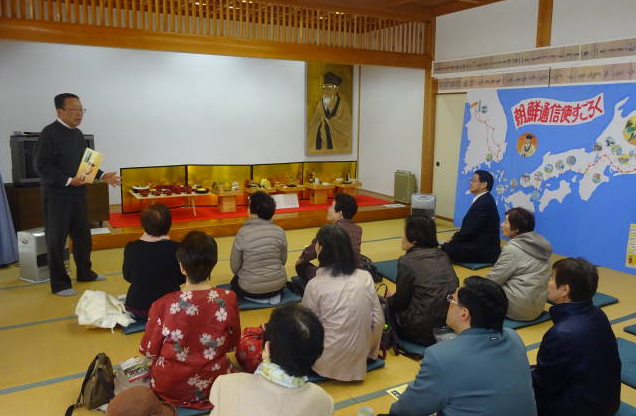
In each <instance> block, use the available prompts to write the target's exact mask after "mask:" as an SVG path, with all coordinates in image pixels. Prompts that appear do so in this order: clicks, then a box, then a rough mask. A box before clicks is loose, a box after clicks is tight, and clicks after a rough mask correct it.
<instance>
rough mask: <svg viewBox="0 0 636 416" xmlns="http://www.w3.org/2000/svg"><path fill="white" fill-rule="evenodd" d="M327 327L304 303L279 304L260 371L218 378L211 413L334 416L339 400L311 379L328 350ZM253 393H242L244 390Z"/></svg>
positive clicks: (213, 415) (268, 326)
mask: <svg viewBox="0 0 636 416" xmlns="http://www.w3.org/2000/svg"><path fill="white" fill-rule="evenodd" d="M323 342H324V330H323V327H322V324H321V323H320V320H319V319H318V317H317V316H316V315H315V314H314V313H313V312H312V311H311V310H309V309H307V308H303V307H301V306H299V305H286V306H281V307H279V308H277V309H275V310H274V311H273V312H272V315H271V317H270V319H269V322H268V323H267V324H266V328H265V345H264V348H263V354H262V356H263V362H262V363H261V364H260V365H259V366H258V368H257V369H256V371H255V372H254V374H249V373H236V374H229V375H225V376H221V377H219V378H217V379H216V381H215V382H214V385H213V386H212V390H211V392H210V401H211V402H212V403H214V405H215V406H214V409H213V410H212V413H211V416H217V415H252V414H259V415H263V416H269V415H271V416H292V415H294V416H295V415H314V416H323V415H324V416H328V415H331V414H332V413H333V400H332V399H331V396H329V395H328V394H327V393H326V392H325V391H324V390H323V389H321V388H320V387H318V386H317V385H315V384H313V383H309V382H307V375H308V374H309V373H310V372H311V367H312V366H313V365H314V362H315V361H316V359H318V357H320V355H321V354H322V352H323ZM245 391H247V392H249V393H247V394H241V392H245Z"/></svg>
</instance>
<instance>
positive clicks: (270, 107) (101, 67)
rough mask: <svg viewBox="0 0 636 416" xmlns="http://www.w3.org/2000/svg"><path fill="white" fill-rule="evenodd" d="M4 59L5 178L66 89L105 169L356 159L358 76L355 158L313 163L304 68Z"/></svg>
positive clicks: (76, 52)
mask: <svg viewBox="0 0 636 416" xmlns="http://www.w3.org/2000/svg"><path fill="white" fill-rule="evenodd" d="M0 57H2V58H1V59H0V91H1V94H0V168H1V172H2V177H3V179H4V180H5V181H6V182H10V181H11V161H10V155H9V140H8V139H9V136H10V134H11V132H13V131H40V130H41V129H42V127H44V126H45V125H47V124H49V123H50V122H52V121H53V120H54V119H55V109H54V106H53V96H54V95H55V94H57V93H60V92H74V93H77V94H78V95H79V96H80V98H81V99H82V104H83V105H84V106H85V107H86V108H88V110H89V111H88V112H87V114H86V115H85V117H84V122H83V123H82V125H81V126H80V127H81V129H82V131H84V132H85V133H93V134H95V144H96V148H97V150H99V151H101V152H102V153H104V154H105V160H104V162H103V168H104V169H105V170H118V169H119V168H120V167H132V166H151V165H170V164H185V163H192V164H197V163H200V164H253V163H276V162H290V161H302V160H355V158H356V155H357V147H356V145H357V142H356V137H357V125H358V123H357V114H356V109H357V108H358V105H357V97H358V94H357V85H358V81H357V72H358V71H357V70H356V71H354V73H355V74H356V75H355V76H354V91H353V96H354V100H353V103H352V108H353V109H354V114H353V119H354V122H353V146H352V147H353V149H352V153H351V154H346V155H334V156H321V157H306V156H305V63H304V62H294V61H282V60H268V59H251V58H235V57H227V56H213V55H197V54H186V53H169V52H153V51H140V50H132V49H113V48H101V47H99V48H98V47H84V46H71V45H58V44H44V43H30V42H16V41H0ZM378 81H379V80H378ZM415 122H416V123H418V124H421V119H418V120H416V121H415ZM365 185H366V184H365ZM369 186H372V184H369ZM119 202H120V193H119V189H113V188H111V192H110V203H111V204H117V203H119Z"/></svg>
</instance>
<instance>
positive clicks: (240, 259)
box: [230, 192, 287, 299]
mask: <svg viewBox="0 0 636 416" xmlns="http://www.w3.org/2000/svg"><path fill="white" fill-rule="evenodd" d="M275 210H276V202H275V201H274V198H272V197H271V196H270V195H268V194H266V193H265V192H255V193H254V194H253V195H252V196H251V197H250V204H249V215H250V219H249V220H248V221H246V222H245V224H244V225H243V227H241V229H240V230H239V232H238V233H237V234H236V238H235V239H234V244H233V246H232V254H231V255H230V268H231V269H232V272H233V273H234V278H232V281H231V283H230V285H231V286H232V290H234V291H235V292H236V294H237V295H240V296H242V297H248V298H252V299H269V298H273V297H275V296H276V295H278V294H279V293H280V291H281V290H282V289H283V288H284V287H285V284H286V283H287V273H286V272H285V263H286V262H287V239H286V238H285V231H283V229H282V228H280V227H279V226H278V225H276V224H274V223H273V222H272V217H273V216H274V211H275Z"/></svg>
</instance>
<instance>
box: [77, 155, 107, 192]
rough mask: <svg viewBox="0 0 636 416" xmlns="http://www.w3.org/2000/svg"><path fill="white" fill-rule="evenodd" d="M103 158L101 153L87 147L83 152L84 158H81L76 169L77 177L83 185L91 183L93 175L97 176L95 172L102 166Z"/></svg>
mask: <svg viewBox="0 0 636 416" xmlns="http://www.w3.org/2000/svg"><path fill="white" fill-rule="evenodd" d="M103 156H104V155H102V154H101V153H99V152H97V151H95V150H93V149H91V148H90V147H87V148H86V150H85V151H84V156H82V162H81V163H80V165H79V169H77V176H79V177H80V178H82V180H83V181H84V182H85V183H93V181H94V180H95V175H97V171H99V167H100V166H101V164H102V157H103Z"/></svg>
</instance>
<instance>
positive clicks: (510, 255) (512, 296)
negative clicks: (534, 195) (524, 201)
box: [486, 208, 552, 321]
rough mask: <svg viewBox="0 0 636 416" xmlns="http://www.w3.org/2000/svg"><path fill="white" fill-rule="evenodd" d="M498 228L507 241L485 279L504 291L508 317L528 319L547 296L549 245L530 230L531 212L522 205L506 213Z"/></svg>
mask: <svg viewBox="0 0 636 416" xmlns="http://www.w3.org/2000/svg"><path fill="white" fill-rule="evenodd" d="M501 231H502V234H503V236H504V237H507V238H509V239H510V241H509V242H508V244H506V245H505V246H504V247H503V249H502V250H501V254H500V255H499V259H497V263H495V265H494V267H493V268H492V270H491V271H490V272H488V274H487V275H486V278H488V279H490V280H492V281H493V282H495V283H497V284H498V285H501V287H503V290H504V292H506V296H507V297H508V312H507V313H506V316H507V317H508V318H510V319H515V320H517V321H532V320H534V319H536V318H538V317H539V315H541V313H542V312H543V309H544V308H545V301H546V299H547V298H548V279H549V278H550V255H551V254H552V246H551V245H550V243H549V242H548V240H546V239H545V238H543V237H542V236H541V235H539V234H537V233H536V232H535V231H534V215H532V213H531V212H530V211H528V210H526V209H523V208H512V209H510V210H508V211H507V212H506V219H505V220H504V222H503V223H502V224H501Z"/></svg>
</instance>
